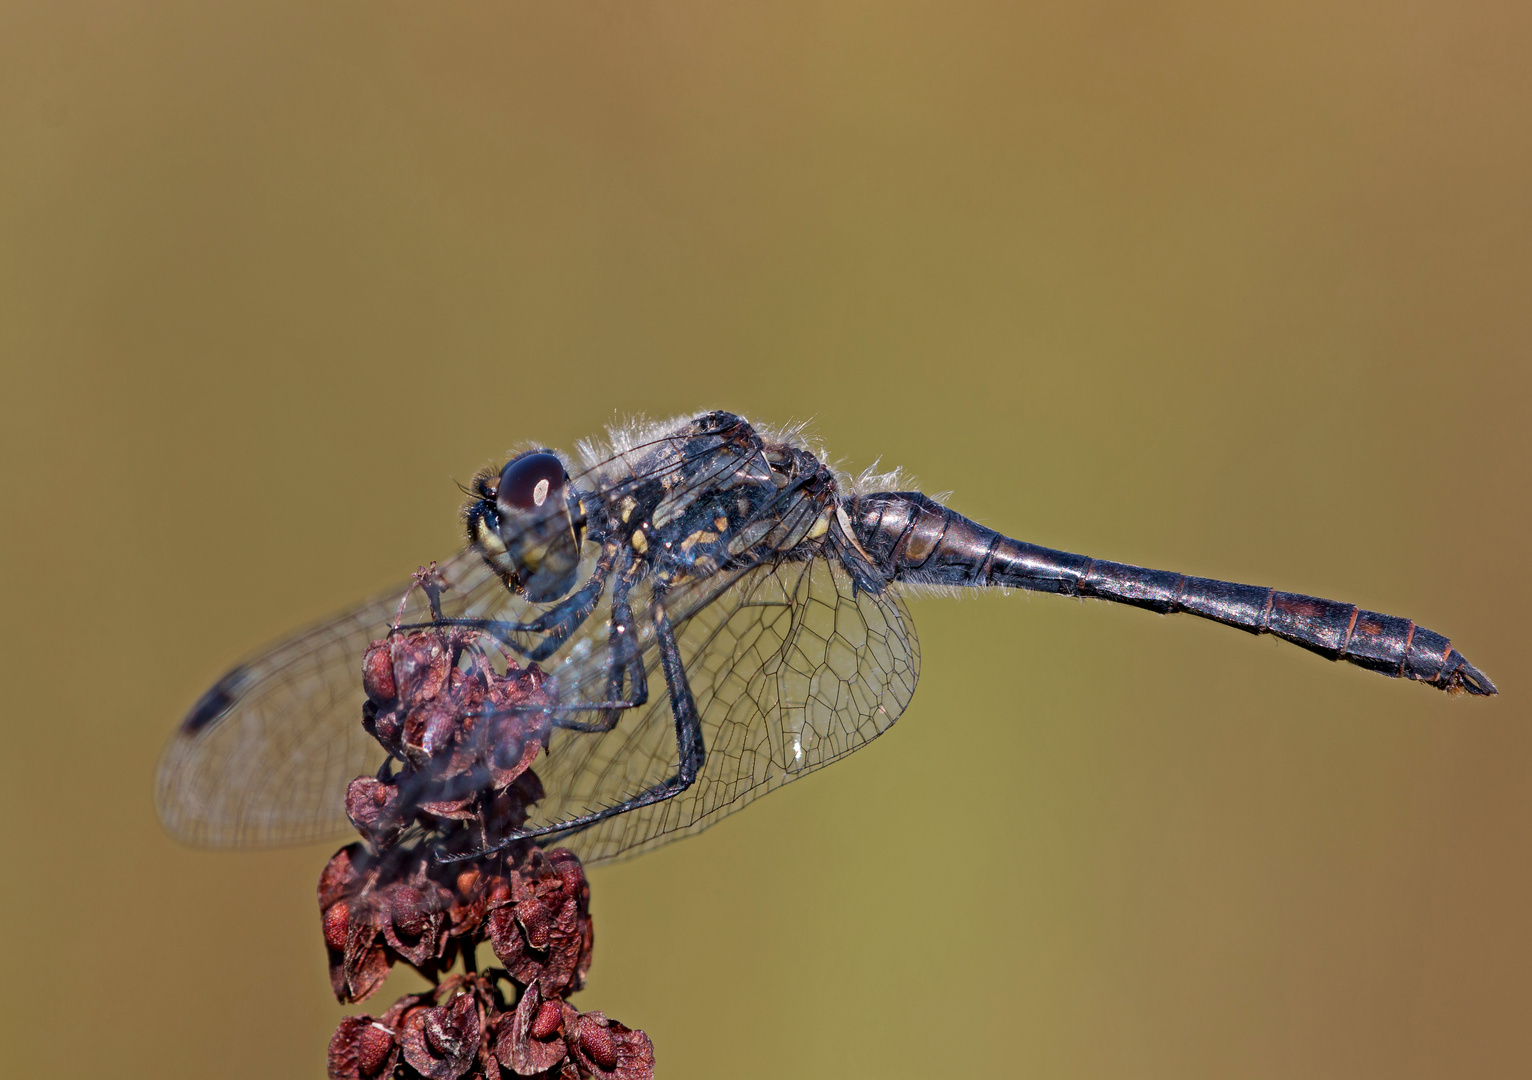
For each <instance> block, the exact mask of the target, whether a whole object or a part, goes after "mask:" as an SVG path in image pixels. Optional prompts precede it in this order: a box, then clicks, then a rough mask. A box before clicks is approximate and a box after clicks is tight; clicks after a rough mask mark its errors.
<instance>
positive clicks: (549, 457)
mask: <svg viewBox="0 0 1532 1080" xmlns="http://www.w3.org/2000/svg"><path fill="white" fill-rule="evenodd" d="M568 479H569V477H568V475H567V474H566V473H565V472H564V463H563V462H562V461H560V460H559V459H558V458H557V457H556V456H555V455H553V454H547V453H536V454H523V455H522V456H521V457H519V458H517V459H516V460H515V461H512V462H510V463H509V464H507V465H506V467H505V468H504V469H502V470H501V472H500V485H499V487H497V488H496V489H495V505H496V506H498V507H499V508H500V509H501V510H502V511H505V510H539V509H541V508H542V507H544V506H546V505H547V504H548V503H549V502H552V503H554V504H555V505H558V504H560V503H561V502H562V501H563V492H564V482H565V481H566V480H568Z"/></svg>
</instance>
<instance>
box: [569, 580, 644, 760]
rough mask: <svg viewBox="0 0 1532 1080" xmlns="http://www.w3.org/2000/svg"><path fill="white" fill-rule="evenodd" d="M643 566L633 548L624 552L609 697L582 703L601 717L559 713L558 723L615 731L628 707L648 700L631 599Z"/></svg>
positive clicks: (611, 639) (616, 591)
mask: <svg viewBox="0 0 1532 1080" xmlns="http://www.w3.org/2000/svg"><path fill="white" fill-rule="evenodd" d="M643 569H644V567H643V564H642V563H640V562H639V561H638V560H637V559H636V558H635V557H634V555H633V553H632V552H631V551H630V552H628V553H626V554H625V555H624V556H623V567H622V570H621V572H620V573H619V574H618V576H617V580H616V581H615V582H613V583H612V621H611V630H610V632H609V633H608V637H607V641H608V645H609V646H610V652H611V655H612V661H611V666H610V667H609V668H608V671H607V686H606V701H603V702H593V703H591V704H589V705H584V706H581V708H582V709H593V708H599V709H601V710H602V711H601V716H600V718H599V719H597V720H595V721H591V722H585V721H579V720H568V719H564V718H562V717H559V718H556V719H555V720H554V721H553V724H554V726H555V727H558V728H562V729H564V730H565V731H575V732H586V733H591V734H595V733H598V732H603V731H611V730H612V728H614V727H616V726H617V718H618V717H619V716H621V715H622V713H623V711H624V710H627V709H633V708H637V707H638V706H640V705H644V704H647V703H648V701H649V676H648V673H647V672H645V670H644V659H643V654H642V653H641V652H640V651H639V647H638V631H637V628H636V627H635V626H634V625H633V606H632V604H631V603H630V602H629V599H628V594H629V593H630V592H631V591H632V589H633V586H634V585H635V584H637V583H638V580H639V578H640V577H641V576H642V574H643ZM624 675H626V676H627V683H628V690H629V694H628V696H627V697H624V696H623V693H622V684H623V676H624Z"/></svg>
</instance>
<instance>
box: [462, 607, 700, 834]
mask: <svg viewBox="0 0 1532 1080" xmlns="http://www.w3.org/2000/svg"><path fill="white" fill-rule="evenodd" d="M649 614H650V618H652V619H653V620H654V636H655V641H656V643H657V644H658V646H659V650H660V667H661V668H662V669H664V672H665V688H666V690H667V691H668V692H669V697H670V711H671V714H672V715H673V716H674V717H675V723H676V752H677V760H678V765H677V768H676V772H675V773H674V775H672V776H670V777H669V778H668V779H666V780H662V781H660V782H659V783H658V784H655V785H654V786H653V787H650V788H649V789H647V790H646V791H642V792H640V793H639V794H637V795H634V796H633V797H632V798H628V799H624V800H623V801H622V802H620V803H617V804H615V805H613V806H608V807H604V808H602V809H600V810H593V811H591V812H590V813H588V814H581V815H579V816H578V817H572V818H569V819H567V820H565V821H560V822H555V823H554V824H552V825H543V826H539V827H538V828H535V829H523V830H521V831H518V832H515V833H512V834H511V835H510V836H508V837H506V838H505V839H503V840H499V841H497V842H496V843H494V844H492V845H490V846H489V847H486V848H483V849H481V850H479V851H472V852H467V853H462V854H451V855H439V856H438V858H439V859H440V861H442V862H461V861H463V860H464V859H474V858H479V857H481V856H483V855H487V854H490V853H492V852H495V851H499V850H500V849H501V848H504V847H508V846H509V845H511V844H513V843H515V842H516V841H518V840H536V839H539V838H541V837H545V836H556V835H562V834H567V833H574V832H580V831H582V830H584V829H588V828H590V827H591V826H592V825H595V824H597V823H598V822H602V821H605V820H607V819H608V818H613V817H616V816H618V815H619V814H626V813H628V812H629V811H632V810H638V809H640V808H641V807H645V806H653V805H654V804H655V803H661V802H665V801H666V800H668V799H673V798H675V797H676V796H677V795H679V794H681V793H682V792H683V791H685V790H686V789H687V788H689V787H691V786H692V784H693V783H695V782H696V780H697V775H698V774H699V773H700V772H701V771H702V765H703V763H704V762H705V761H706V760H707V748H706V747H705V746H704V745H703V741H702V717H701V715H700V714H699V713H698V712H697V703H696V701H695V700H694V699H693V698H692V691H691V684H690V683H689V682H688V681H687V678H686V667H685V665H684V664H683V663H682V661H681V649H680V646H679V645H678V644H677V643H676V635H675V628H674V627H672V626H671V625H670V616H669V615H668V614H667V613H666V611H665V600H664V591H663V590H662V589H661V588H659V587H658V586H656V588H655V590H654V596H653V597H652V598H651V599H650V601H649Z"/></svg>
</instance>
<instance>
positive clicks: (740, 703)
mask: <svg viewBox="0 0 1532 1080" xmlns="http://www.w3.org/2000/svg"><path fill="white" fill-rule="evenodd" d="M668 607H669V610H670V611H671V613H672V619H673V621H675V623H676V624H677V634H678V643H679V645H680V650H681V655H682V658H683V661H684V664H685V668H686V672H687V676H688V679H689V681H690V684H691V689H692V694H693V696H694V697H695V699H696V702H697V709H698V711H699V713H700V715H701V717H702V729H703V738H704V742H705V745H706V749H707V758H706V762H705V764H704V765H703V768H702V771H701V773H700V775H699V776H698V778H697V780H696V782H695V783H694V784H693V785H692V786H691V787H690V788H688V789H687V790H686V791H685V792H683V793H682V794H681V795H679V796H677V797H676V798H674V799H671V800H669V801H667V802H663V803H659V804H656V805H653V806H648V807H644V808H641V809H638V810H634V811H631V812H629V813H626V814H621V815H619V816H617V817H614V818H609V819H607V820H605V821H602V822H600V823H598V824H596V825H594V826H592V827H591V828H589V829H586V830H585V831H583V832H580V833H576V834H574V835H572V836H567V837H563V838H560V839H559V840H558V843H560V844H561V845H563V846H566V847H570V848H572V849H574V851H575V852H576V853H577V854H579V855H580V857H581V858H582V859H584V860H585V861H587V862H599V861H602V860H606V859H612V858H615V857H617V856H619V855H635V854H638V853H639V852H642V851H646V850H649V849H651V848H654V847H657V846H659V845H660V844H663V843H666V842H668V841H670V840H674V839H679V838H680V837H682V836H687V835H690V834H692V833H696V832H700V831H702V830H703V829H705V828H707V827H708V826H710V825H712V824H713V823H715V822H716V821H718V820H719V819H721V818H723V817H724V816H725V815H727V814H730V813H733V812H734V811H735V810H738V809H739V808H741V807H742V806H744V805H746V804H747V803H748V802H750V801H751V800H752V799H754V798H756V797H758V796H760V795H764V794H765V793H767V792H769V791H773V790H775V789H776V788H779V787H781V786H782V785H783V784H786V783H789V782H790V781H793V780H796V779H797V778H798V777H800V776H804V775H806V774H808V773H810V772H813V771H814V770H815V769H818V768H822V767H823V766H825V765H828V764H829V763H830V762H832V761H835V760H837V759H838V758H841V757H843V756H845V755H846V754H849V753H851V752H852V751H853V750H857V749H859V748H860V747H862V746H865V745H866V744H867V743H869V742H871V741H872V740H873V739H875V738H877V737H878V735H880V734H882V733H883V732H884V731H886V730H887V729H888V728H889V727H890V726H891V725H892V724H893V723H894V721H895V720H897V719H898V718H899V715H900V714H901V713H902V712H903V711H904V708H905V706H906V705H908V704H909V700H910V697H911V695H913V694H914V692H915V682H916V679H917V678H918V677H919V667H920V658H919V645H918V644H917V641H916V637H915V629H914V626H913V624H912V623H911V621H910V617H909V613H908V611H907V610H906V609H905V607H904V604H903V602H902V600H900V598H899V597H898V596H897V595H896V594H895V593H894V592H892V591H888V592H885V593H883V594H882V595H873V594H871V593H867V592H865V591H862V592H858V591H855V590H853V589H852V585H851V579H850V578H849V577H848V576H847V575H846V573H845V571H844V570H843V569H842V568H841V567H840V566H839V565H838V564H837V563H835V562H833V561H830V560H824V559H815V560H812V561H808V562H781V563H776V564H771V565H765V566H759V567H756V568H754V569H752V570H749V571H746V572H744V573H742V574H740V575H738V576H737V577H736V578H735V579H734V580H733V581H732V582H728V583H720V582H718V581H706V582H699V583H698V584H697V585H695V586H694V587H693V588H692V589H691V590H689V591H682V592H678V593H673V594H672V595H671V597H670V598H669V602H668ZM644 638H645V640H644V647H645V659H646V661H647V665H646V666H647V667H648V669H649V703H648V704H647V705H645V706H643V707H641V708H638V709H634V710H632V713H631V714H629V715H624V716H622V717H621V718H620V719H619V721H618V723H617V726H616V727H615V728H614V729H613V730H612V731H610V732H605V733H600V734H584V733H576V732H569V731H558V732H555V734H554V736H553V741H552V743H551V745H550V746H549V749H548V752H547V753H546V754H545V755H544V756H543V757H542V758H540V759H539V760H538V761H537V762H536V763H535V764H534V765H533V769H534V770H535V771H536V772H537V774H538V776H539V777H540V778H541V779H542V781H543V786H544V788H545V789H546V790H547V792H548V796H547V798H545V799H544V800H543V801H542V802H541V803H539V804H538V806H537V807H536V808H535V811H534V813H535V818H534V820H533V821H532V822H531V823H530V824H531V825H532V826H537V825H546V824H552V823H554V822H557V821H562V820H568V819H570V818H573V817H576V816H578V815H580V814H582V813H585V812H587V811H590V810H595V809H600V808H604V807H608V806H613V805H616V804H617V803H619V802H621V801H623V800H624V799H626V798H630V797H632V796H634V795H637V794H638V793H640V792H642V791H644V790H646V789H647V788H649V787H650V786H652V785H654V784H656V783H659V782H661V781H663V780H664V779H665V778H667V777H669V776H670V775H672V774H673V773H674V772H675V771H676V768H677V751H676V736H675V721H674V718H673V716H672V713H671V709H670V703H669V700H668V698H667V695H666V692H665V682H664V676H663V675H662V674H661V673H660V671H659V669H658V656H657V652H656V650H655V648H654V643H653V638H652V630H649V631H647V632H646V633H645V634H644ZM604 677H605V672H604V670H597V669H596V668H595V667H594V666H593V665H591V664H590V662H589V661H588V660H587V661H585V662H584V663H581V664H579V665H576V670H574V671H566V672H564V673H561V675H560V683H561V686H562V687H570V683H571V681H574V682H579V683H581V684H582V685H585V686H592V685H593V684H594V683H595V682H596V680H599V679H602V678H604ZM571 689H573V687H571ZM588 692H589V691H588V690H585V689H580V690H574V695H575V696H581V697H583V696H586V694H587V693H588Z"/></svg>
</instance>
